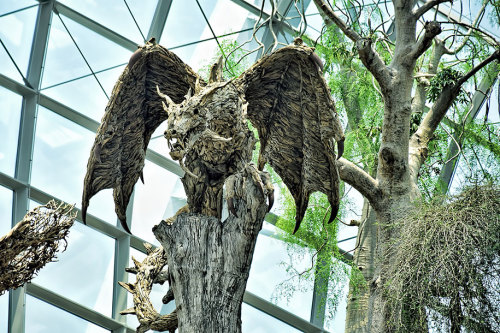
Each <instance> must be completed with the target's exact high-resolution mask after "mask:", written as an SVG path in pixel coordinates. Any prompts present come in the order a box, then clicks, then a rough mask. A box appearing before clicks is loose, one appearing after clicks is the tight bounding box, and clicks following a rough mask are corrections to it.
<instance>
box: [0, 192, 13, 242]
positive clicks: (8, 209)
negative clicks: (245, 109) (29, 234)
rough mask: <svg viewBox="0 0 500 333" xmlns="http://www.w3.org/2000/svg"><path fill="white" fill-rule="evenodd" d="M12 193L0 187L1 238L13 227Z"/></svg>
mask: <svg viewBox="0 0 500 333" xmlns="http://www.w3.org/2000/svg"><path fill="white" fill-rule="evenodd" d="M12 195H13V193H12V191H11V190H9V189H8V188H5V187H3V186H0V237H2V236H3V235H5V234H6V233H7V232H8V231H9V230H10V229H11V226H12Z"/></svg>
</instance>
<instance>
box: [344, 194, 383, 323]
mask: <svg viewBox="0 0 500 333" xmlns="http://www.w3.org/2000/svg"><path fill="white" fill-rule="evenodd" d="M376 221H377V220H376V217H375V211H374V210H373V208H372V207H371V206H370V204H369V202H368V200H366V199H365V200H364V204H363V216H362V218H361V223H360V226H359V229H358V238H357V244H356V246H357V248H356V250H355V252H354V265H356V267H357V268H358V269H359V270H360V271H361V274H363V277H364V278H365V281H367V285H366V286H361V287H359V286H358V288H356V289H354V286H353V285H351V286H350V288H349V296H348V303H347V315H346V325H345V332H346V333H368V332H370V323H371V318H370V316H369V315H368V314H369V313H368V309H369V308H370V289H369V286H370V285H369V283H370V281H372V280H373V274H374V267H375V249H376V241H377V225H376Z"/></svg>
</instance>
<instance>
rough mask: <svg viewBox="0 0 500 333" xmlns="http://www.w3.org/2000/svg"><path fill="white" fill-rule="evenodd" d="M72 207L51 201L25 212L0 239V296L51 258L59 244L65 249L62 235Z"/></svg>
mask: <svg viewBox="0 0 500 333" xmlns="http://www.w3.org/2000/svg"><path fill="white" fill-rule="evenodd" d="M73 207H74V206H72V205H67V204H64V203H60V204H57V203H56V202H55V201H54V200H52V201H50V202H49V203H47V204H46V205H44V206H39V207H36V208H35V209H33V210H31V211H30V212H28V214H26V216H25V217H24V218H23V219H22V220H21V221H20V222H19V223H17V224H16V225H15V226H14V228H12V229H11V230H10V231H9V232H8V233H7V234H6V235H5V236H3V237H2V238H0V253H1V254H2V255H1V256H0V272H1V274H0V295H2V294H3V293H4V292H5V291H6V290H8V289H16V288H18V287H20V286H22V285H23V284H24V283H26V282H29V281H30V280H31V279H33V277H34V275H36V273H37V272H38V271H39V270H40V269H41V268H42V267H43V266H45V265H46V264H47V263H49V262H51V261H54V259H55V257H56V252H57V251H58V249H59V245H60V244H61V243H63V242H64V248H63V250H62V251H64V250H66V246H67V242H66V236H67V235H68V232H69V228H70V227H71V226H72V225H73V222H74V220H75V218H76V213H75V212H72V210H73Z"/></svg>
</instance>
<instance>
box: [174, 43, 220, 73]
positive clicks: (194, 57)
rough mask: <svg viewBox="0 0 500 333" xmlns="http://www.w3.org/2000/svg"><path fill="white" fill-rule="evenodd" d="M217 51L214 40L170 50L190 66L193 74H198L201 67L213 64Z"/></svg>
mask: <svg viewBox="0 0 500 333" xmlns="http://www.w3.org/2000/svg"><path fill="white" fill-rule="evenodd" d="M217 50H218V46H217V42H216V41H215V39H211V40H208V41H206V42H201V43H197V44H193V45H189V46H185V47H181V48H177V49H172V51H173V52H174V53H175V54H177V55H178V56H179V58H181V59H182V61H184V62H185V63H186V64H188V65H189V66H191V68H193V70H194V71H195V72H198V71H199V70H200V69H201V68H203V67H210V66H211V65H212V63H213V62H214V57H215V56H216V54H217V53H216V52H217Z"/></svg>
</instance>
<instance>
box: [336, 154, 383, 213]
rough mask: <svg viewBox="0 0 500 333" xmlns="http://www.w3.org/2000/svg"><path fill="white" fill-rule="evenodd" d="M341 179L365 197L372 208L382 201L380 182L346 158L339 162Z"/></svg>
mask: <svg viewBox="0 0 500 333" xmlns="http://www.w3.org/2000/svg"><path fill="white" fill-rule="evenodd" d="M337 166H338V168H339V175H340V179H342V180H343V181H345V182H346V183H348V184H349V185H351V186H352V187H354V188H355V189H356V190H358V191H359V193H361V194H362V195H363V196H365V197H366V198H367V199H368V200H369V201H370V203H371V204H372V206H374V207H377V204H378V203H379V202H380V201H381V199H382V191H381V190H380V188H379V186H378V182H377V180H376V179H374V178H373V177H372V176H370V175H369V174H368V173H367V172H365V171H364V170H363V169H361V168H360V167H358V166H357V165H355V164H354V163H352V162H351V161H349V160H346V159H345V158H343V157H342V158H340V159H338V160H337Z"/></svg>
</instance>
